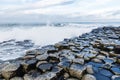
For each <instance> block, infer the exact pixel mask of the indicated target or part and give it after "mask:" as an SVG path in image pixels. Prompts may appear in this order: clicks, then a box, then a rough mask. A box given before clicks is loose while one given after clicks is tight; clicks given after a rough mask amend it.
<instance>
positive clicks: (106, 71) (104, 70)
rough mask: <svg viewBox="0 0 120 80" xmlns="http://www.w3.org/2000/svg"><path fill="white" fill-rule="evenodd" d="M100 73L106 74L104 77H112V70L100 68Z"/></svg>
mask: <svg viewBox="0 0 120 80" xmlns="http://www.w3.org/2000/svg"><path fill="white" fill-rule="evenodd" d="M100 74H102V75H104V76H106V77H112V75H113V74H112V72H110V71H109V70H106V69H101V70H100Z"/></svg>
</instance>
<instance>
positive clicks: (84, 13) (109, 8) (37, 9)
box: [0, 0, 120, 22]
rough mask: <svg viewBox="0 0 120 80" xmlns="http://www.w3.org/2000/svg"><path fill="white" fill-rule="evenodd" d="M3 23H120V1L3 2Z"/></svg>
mask: <svg viewBox="0 0 120 80" xmlns="http://www.w3.org/2000/svg"><path fill="white" fill-rule="evenodd" d="M0 22H120V0H0Z"/></svg>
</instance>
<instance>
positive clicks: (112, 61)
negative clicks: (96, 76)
mask: <svg viewBox="0 0 120 80" xmlns="http://www.w3.org/2000/svg"><path fill="white" fill-rule="evenodd" d="M103 61H104V62H105V63H106V64H112V63H114V62H115V61H114V59H112V58H106V59H103Z"/></svg>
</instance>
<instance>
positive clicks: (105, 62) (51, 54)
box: [0, 27, 120, 80]
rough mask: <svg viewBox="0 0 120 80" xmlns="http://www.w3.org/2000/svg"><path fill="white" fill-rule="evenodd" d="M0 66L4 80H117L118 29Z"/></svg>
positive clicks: (34, 52) (97, 31)
mask: <svg viewBox="0 0 120 80" xmlns="http://www.w3.org/2000/svg"><path fill="white" fill-rule="evenodd" d="M9 62H10V63H2V65H0V78H1V79H6V80H9V79H10V80H102V79H103V80H117V79H120V64H119V63H120V27H103V28H97V29H94V30H92V31H91V32H90V33H86V34H83V35H81V36H79V37H75V38H71V39H64V40H63V41H61V42H58V43H56V44H55V45H48V46H44V47H42V48H41V49H36V50H32V51H27V52H26V55H25V56H23V57H21V58H18V59H15V60H11V61H9Z"/></svg>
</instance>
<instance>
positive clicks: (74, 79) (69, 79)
mask: <svg viewBox="0 0 120 80" xmlns="http://www.w3.org/2000/svg"><path fill="white" fill-rule="evenodd" d="M66 80H79V79H77V78H68V79H66Z"/></svg>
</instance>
